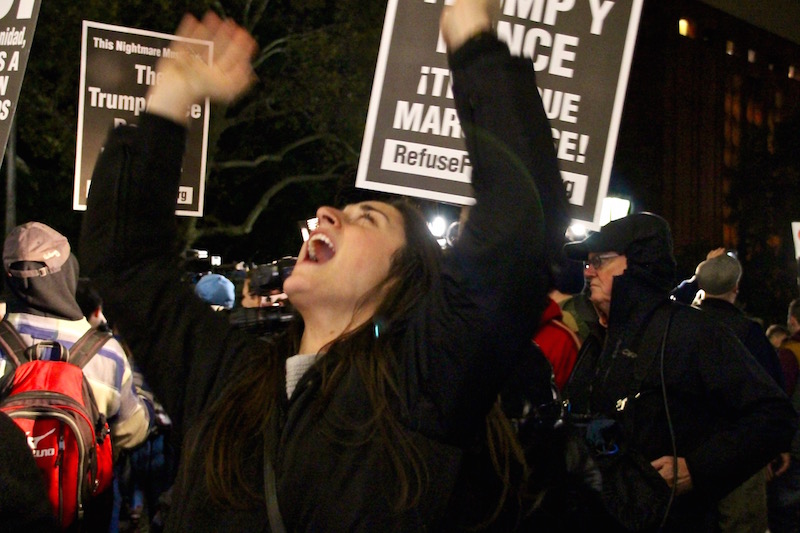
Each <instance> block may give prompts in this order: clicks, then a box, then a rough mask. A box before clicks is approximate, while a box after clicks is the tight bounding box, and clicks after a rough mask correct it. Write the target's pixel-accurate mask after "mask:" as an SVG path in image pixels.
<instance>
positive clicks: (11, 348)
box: [0, 318, 30, 368]
mask: <svg viewBox="0 0 800 533" xmlns="http://www.w3.org/2000/svg"><path fill="white" fill-rule="evenodd" d="M0 348H2V349H3V351H4V352H5V353H6V355H7V356H8V359H9V360H10V361H11V363H12V364H13V365H14V368H17V367H18V366H20V365H21V364H22V363H27V362H28V361H30V358H29V357H28V354H27V352H26V350H27V348H28V346H27V345H26V344H25V341H23V340H22V337H21V336H20V334H19V332H18V331H17V328H15V327H14V324H12V323H11V322H9V321H8V320H6V319H5V318H4V319H2V320H0Z"/></svg>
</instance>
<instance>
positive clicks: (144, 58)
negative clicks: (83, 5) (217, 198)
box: [72, 21, 213, 217]
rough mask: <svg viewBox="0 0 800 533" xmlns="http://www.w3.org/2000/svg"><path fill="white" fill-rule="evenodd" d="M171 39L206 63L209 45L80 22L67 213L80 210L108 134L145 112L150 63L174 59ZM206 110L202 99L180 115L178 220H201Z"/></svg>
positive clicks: (151, 70) (153, 80)
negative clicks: (183, 132) (182, 147)
mask: <svg viewBox="0 0 800 533" xmlns="http://www.w3.org/2000/svg"><path fill="white" fill-rule="evenodd" d="M177 40H181V41H184V42H185V43H186V44H188V45H189V46H190V47H191V51H192V53H194V54H196V55H197V56H198V57H200V58H202V59H203V60H204V61H206V62H210V61H211V57H212V55H213V43H211V42H210V41H201V40H196V39H186V38H182V37H176V36H174V35H169V34H164V33H155V32H151V31H145V30H138V29H133V28H126V27H122V26H112V25H109V24H101V23H98V22H90V21H84V22H83V40H82V42H81V82H80V96H79V100H78V139H77V150H76V156H75V185H74V189H73V202H72V204H73V205H72V207H73V209H75V210H81V211H83V210H85V209H86V197H87V195H88V194H89V187H90V186H91V179H92V171H93V170H94V166H95V163H96V162H97V157H98V155H99V154H100V150H101V149H102V147H103V143H104V142H105V139H106V137H107V136H108V132H109V130H110V129H111V128H113V127H115V126H117V125H120V124H136V123H137V122H138V120H139V117H140V116H141V114H142V113H143V112H144V111H146V110H147V98H146V95H147V90H148V88H150V87H151V86H152V85H154V84H156V83H158V79H157V75H156V68H155V67H156V62H157V61H159V60H161V59H163V60H165V61H169V60H171V59H173V58H174V57H175V52H174V50H173V47H174V43H175V41H177ZM209 107H210V103H209V101H208V99H206V101H205V102H204V103H203V104H196V105H193V106H191V107H190V108H188V109H187V110H186V113H187V117H188V118H189V126H188V135H187V141H186V152H185V155H184V159H183V170H182V174H181V183H180V188H179V191H178V198H177V203H176V211H175V212H176V214H178V215H186V216H197V217H199V216H202V215H203V198H204V193H205V173H206V153H207V146H208V121H209Z"/></svg>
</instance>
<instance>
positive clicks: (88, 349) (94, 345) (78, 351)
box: [69, 328, 113, 368]
mask: <svg viewBox="0 0 800 533" xmlns="http://www.w3.org/2000/svg"><path fill="white" fill-rule="evenodd" d="M112 337H113V335H112V334H111V333H110V332H108V331H103V330H99V329H97V328H91V329H89V330H88V331H87V332H86V333H84V334H83V335H82V336H81V338H80V339H78V340H77V341H75V344H73V345H72V348H70V350H69V362H70V363H72V364H73V365H76V366H78V367H79V368H83V367H84V366H86V363H88V362H89V361H90V360H91V359H92V357H94V355H95V354H96V353H97V352H99V351H100V348H102V347H103V345H104V344H105V343H107V342H108V341H109V340H111V338H112Z"/></svg>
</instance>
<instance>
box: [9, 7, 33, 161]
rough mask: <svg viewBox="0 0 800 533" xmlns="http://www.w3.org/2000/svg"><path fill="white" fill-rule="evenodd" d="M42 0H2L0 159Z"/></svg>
mask: <svg viewBox="0 0 800 533" xmlns="http://www.w3.org/2000/svg"><path fill="white" fill-rule="evenodd" d="M40 6H41V0H19V1H16V0H0V161H2V160H3V157H5V152H6V145H7V144H8V137H9V135H10V134H11V124H12V122H13V120H14V113H15V112H16V110H17V102H18V101H19V91H20V89H21V88H22V79H23V78H24V77H25V67H27V65H28V57H29V56H30V51H31V45H32V44H33V32H34V30H35V29H36V21H37V20H38V18H39V7H40Z"/></svg>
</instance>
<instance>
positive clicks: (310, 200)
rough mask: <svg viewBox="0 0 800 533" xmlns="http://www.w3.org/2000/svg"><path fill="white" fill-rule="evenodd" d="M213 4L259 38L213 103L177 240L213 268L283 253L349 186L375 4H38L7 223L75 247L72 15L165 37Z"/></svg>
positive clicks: (377, 26)
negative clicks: (223, 105) (211, 260)
mask: <svg viewBox="0 0 800 533" xmlns="http://www.w3.org/2000/svg"><path fill="white" fill-rule="evenodd" d="M209 8H211V9H214V10H215V11H217V12H218V13H220V14H221V15H223V16H228V17H232V18H233V19H234V20H236V21H237V22H239V23H241V24H242V25H244V26H245V27H247V28H248V29H249V30H250V31H251V32H252V33H253V35H254V36H255V38H256V40H257V41H258V43H259V47H260V48H259V52H258V56H257V57H256V59H255V61H254V65H255V67H256V74H257V76H258V82H257V83H256V86H255V87H254V89H253V90H252V91H251V92H250V93H248V95H246V96H245V97H244V98H243V99H242V100H241V101H240V102H237V103H236V104H235V105H233V106H232V107H230V108H228V109H217V108H214V109H212V115H211V116H212V121H211V132H210V140H209V150H208V153H209V156H208V157H209V161H208V163H209V164H208V175H207V181H206V202H205V216H204V217H203V218H202V219H194V218H190V217H187V218H186V219H184V220H182V226H183V227H184V229H185V236H186V239H187V241H186V242H187V245H189V244H191V245H194V246H197V247H206V248H208V249H210V250H211V251H212V253H218V254H222V255H223V257H224V258H225V260H238V259H251V258H253V257H255V256H261V259H271V258H275V257H279V256H281V255H287V254H295V253H296V252H297V249H298V248H299V244H300V237H299V231H298V227H297V222H298V221H299V220H302V219H305V218H308V217H310V216H313V214H314V208H315V207H316V206H317V205H319V204H321V203H330V202H333V201H334V199H335V196H336V191H337V189H338V187H339V186H340V185H348V184H351V183H352V176H353V175H354V171H355V168H356V164H357V158H358V150H359V149H360V144H361V135H362V131H363V128H364V123H365V119H366V112H367V105H368V101H369V91H370V87H371V81H372V76H373V72H374V67H375V60H376V57H377V50H378V43H379V40H380V31H381V27H382V22H383V14H384V11H385V3H384V2H382V1H380V2H379V1H376V0H362V1H355V0H341V1H338V2H333V1H329V0H291V1H289V0H234V1H223V2H220V1H218V2H209V1H188V0H184V1H178V2H174V1H166V0H157V1H148V2H143V1H130V0H129V1H124V2H122V1H118V0H106V1H103V2H98V1H95V0H89V1H85V2H78V3H71V2H70V3H68V2H65V1H63V0H61V1H54V0H51V1H48V2H43V3H42V7H41V11H40V14H39V21H38V24H37V28H36V33H35V37H34V43H33V46H32V49H31V56H30V60H29V64H28V67H27V71H26V76H25V80H24V83H23V88H22V94H21V95H20V103H19V107H18V110H17V124H18V133H17V161H18V163H19V170H18V174H19V176H18V186H17V211H18V214H17V220H18V222H24V221H27V220H41V221H44V222H46V223H49V224H51V225H53V226H54V227H56V228H58V229H59V230H61V231H62V232H63V233H64V234H65V235H67V236H68V237H69V238H70V240H71V241H72V242H74V243H77V235H78V232H79V228H80V221H81V217H82V214H81V213H80V212H74V211H72V208H71V206H72V185H73V179H74V168H75V145H76V132H77V103H78V88H79V66H80V40H81V21H82V20H93V21H97V22H103V23H108V24H118V25H121V26H128V27H135V28H142V29H148V30H153V31H159V32H166V33H171V32H172V31H174V28H175V27H176V26H177V24H178V22H179V20H180V18H181V16H182V14H183V13H185V12H191V13H194V14H195V15H198V16H199V15H202V13H203V12H204V11H205V10H207V9H209Z"/></svg>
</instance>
